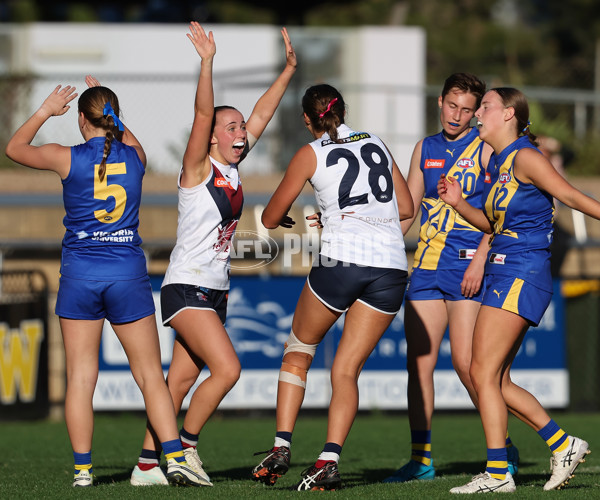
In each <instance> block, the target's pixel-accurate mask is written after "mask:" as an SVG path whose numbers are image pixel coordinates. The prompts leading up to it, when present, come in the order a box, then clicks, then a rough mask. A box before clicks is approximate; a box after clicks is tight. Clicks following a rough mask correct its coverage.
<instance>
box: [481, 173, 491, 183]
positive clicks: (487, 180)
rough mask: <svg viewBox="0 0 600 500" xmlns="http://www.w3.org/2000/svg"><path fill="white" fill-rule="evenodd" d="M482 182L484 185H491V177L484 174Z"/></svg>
mask: <svg viewBox="0 0 600 500" xmlns="http://www.w3.org/2000/svg"><path fill="white" fill-rule="evenodd" d="M483 182H484V183H485V184H491V183H492V176H491V175H490V173H489V172H486V173H485V179H484V180H483Z"/></svg>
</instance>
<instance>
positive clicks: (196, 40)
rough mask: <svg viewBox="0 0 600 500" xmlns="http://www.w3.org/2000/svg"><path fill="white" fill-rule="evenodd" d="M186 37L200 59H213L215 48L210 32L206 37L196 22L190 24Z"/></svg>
mask: <svg viewBox="0 0 600 500" xmlns="http://www.w3.org/2000/svg"><path fill="white" fill-rule="evenodd" d="M187 37H188V38H189V39H190V41H191V42H192V43H193V44H194V47H195V48H196V52H198V55H199V56H200V57H201V58H202V59H206V58H210V57H213V56H214V55H215V54H216V52H217V46H216V45H215V40H214V37H213V33H212V31H209V32H208V36H207V35H206V33H205V32H204V29H203V28H202V26H200V23H197V22H196V21H192V22H191V23H190V32H189V33H188V34H187Z"/></svg>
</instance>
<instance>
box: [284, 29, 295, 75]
mask: <svg viewBox="0 0 600 500" xmlns="http://www.w3.org/2000/svg"><path fill="white" fill-rule="evenodd" d="M281 34H282V35H283V42H284V43H285V61H286V64H287V65H288V66H292V67H294V68H295V67H296V66H297V64H298V61H297V60H296V52H295V51H294V47H292V41H291V40H290V35H288V32H287V29H286V28H281Z"/></svg>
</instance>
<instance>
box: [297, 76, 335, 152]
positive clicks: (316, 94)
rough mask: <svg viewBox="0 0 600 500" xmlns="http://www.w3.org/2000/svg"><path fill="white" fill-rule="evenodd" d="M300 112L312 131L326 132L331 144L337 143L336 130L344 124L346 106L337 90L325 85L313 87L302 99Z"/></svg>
mask: <svg viewBox="0 0 600 500" xmlns="http://www.w3.org/2000/svg"><path fill="white" fill-rule="evenodd" d="M302 110H303V111H304V113H306V116H307V117H308V119H309V120H310V123H311V125H312V128H313V130H315V131H316V132H326V133H327V134H328V135H329V137H330V138H331V140H332V141H333V142H338V141H339V140H338V135H337V128H338V127H339V126H340V125H342V124H343V123H344V113H345V111H346V104H345V103H344V98H343V97H342V94H340V93H339V92H338V91H337V89H335V88H334V87H332V86H331V85H327V84H321V85H313V86H312V87H310V88H308V89H307V90H306V92H305V93H304V97H302Z"/></svg>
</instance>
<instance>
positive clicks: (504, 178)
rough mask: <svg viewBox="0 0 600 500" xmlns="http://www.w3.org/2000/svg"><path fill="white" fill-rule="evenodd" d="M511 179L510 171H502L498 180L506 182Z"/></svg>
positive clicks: (501, 182)
mask: <svg viewBox="0 0 600 500" xmlns="http://www.w3.org/2000/svg"><path fill="white" fill-rule="evenodd" d="M510 181H511V176H510V174H509V173H508V172H502V173H501V174H500V175H499V176H498V182H499V183H500V184H506V183H508V182H510Z"/></svg>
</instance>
